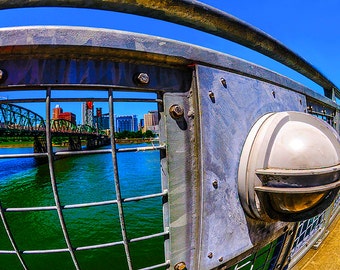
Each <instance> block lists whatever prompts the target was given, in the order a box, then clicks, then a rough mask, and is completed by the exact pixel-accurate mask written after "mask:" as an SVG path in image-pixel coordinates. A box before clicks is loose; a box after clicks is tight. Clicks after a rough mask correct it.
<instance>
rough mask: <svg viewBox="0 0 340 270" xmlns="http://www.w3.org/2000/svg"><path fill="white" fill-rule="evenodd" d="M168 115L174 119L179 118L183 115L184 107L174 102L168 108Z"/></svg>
mask: <svg viewBox="0 0 340 270" xmlns="http://www.w3.org/2000/svg"><path fill="white" fill-rule="evenodd" d="M169 112H170V115H171V117H172V118H174V119H179V118H181V117H183V115H184V109H183V108H182V107H181V106H179V105H178V104H174V105H172V106H171V107H170V109H169Z"/></svg>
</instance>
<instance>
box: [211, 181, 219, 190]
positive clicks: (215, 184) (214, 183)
mask: <svg viewBox="0 0 340 270" xmlns="http://www.w3.org/2000/svg"><path fill="white" fill-rule="evenodd" d="M212 185H213V187H214V188H218V182H217V180H215V181H214V182H212Z"/></svg>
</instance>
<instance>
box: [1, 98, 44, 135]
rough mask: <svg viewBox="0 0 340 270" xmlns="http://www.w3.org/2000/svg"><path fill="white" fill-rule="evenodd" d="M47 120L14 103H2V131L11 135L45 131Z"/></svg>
mask: <svg viewBox="0 0 340 270" xmlns="http://www.w3.org/2000/svg"><path fill="white" fill-rule="evenodd" d="M45 129H46V126H45V120H44V119H43V117H42V116H40V115H39V114H37V113H35V112H33V111H31V110H28V109H26V108H24V107H21V106H18V105H15V104H12V103H0V130H1V132H2V133H3V132H7V133H10V134H17V133H20V132H22V133H26V134H30V133H31V134H34V133H41V132H43V131H45Z"/></svg>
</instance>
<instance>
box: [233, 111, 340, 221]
mask: <svg viewBox="0 0 340 270" xmlns="http://www.w3.org/2000/svg"><path fill="white" fill-rule="evenodd" d="M339 171H340V144H339V137H338V135H337V133H336V132H335V130H334V129H333V128H332V127H331V126H330V125H328V124H327V123H326V122H324V121H323V120H320V119H318V118H317V117H314V116H311V115H309V114H306V113H301V112H278V113H270V114H266V115H264V116H262V117H261V118H260V119H259V120H258V121H257V122H256V123H255V125H254V126H253V128H252V129H251V131H250V132H249V134H248V137H247V139H246V141H245V144H244V147H243V150H242V154H241V159H240V165H239V172H238V184H239V195H240V199H241V203H242V206H243V208H244V210H245V212H246V213H247V214H248V215H249V216H250V217H252V218H256V219H261V220H281V221H299V220H304V219H307V218H310V217H313V216H315V215H317V214H318V213H320V212H322V211H323V210H325V209H326V208H327V207H328V206H329V205H330V204H331V203H332V201H333V200H334V199H335V197H336V195H337V193H338V191H339V187H340V181H339V175H340V172H339Z"/></svg>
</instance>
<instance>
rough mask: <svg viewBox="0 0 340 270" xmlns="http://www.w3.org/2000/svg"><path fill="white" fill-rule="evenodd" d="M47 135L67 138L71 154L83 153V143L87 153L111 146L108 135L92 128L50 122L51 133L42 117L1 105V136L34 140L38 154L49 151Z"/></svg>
mask: <svg viewBox="0 0 340 270" xmlns="http://www.w3.org/2000/svg"><path fill="white" fill-rule="evenodd" d="M47 132H50V133H51V135H52V138H57V137H59V138H63V140H65V144H67V145H68V150H74V151H79V150H81V149H82V141H83V142H84V141H85V142H86V148H87V149H94V148H98V147H101V146H104V145H109V144H110V139H109V137H108V136H107V135H105V134H104V133H103V132H102V131H98V130H97V129H95V128H93V127H91V126H89V125H75V124H73V123H72V122H70V121H68V120H65V119H52V120H50V121H49V129H46V121H45V120H44V118H43V117H42V116H40V115H39V114H37V113H35V112H33V111H31V110H29V109H26V108H24V107H21V106H18V105H15V104H12V103H1V104H0V136H4V137H32V138H33V139H34V152H35V153H44V152H46V151H47V148H46V133H47Z"/></svg>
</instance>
